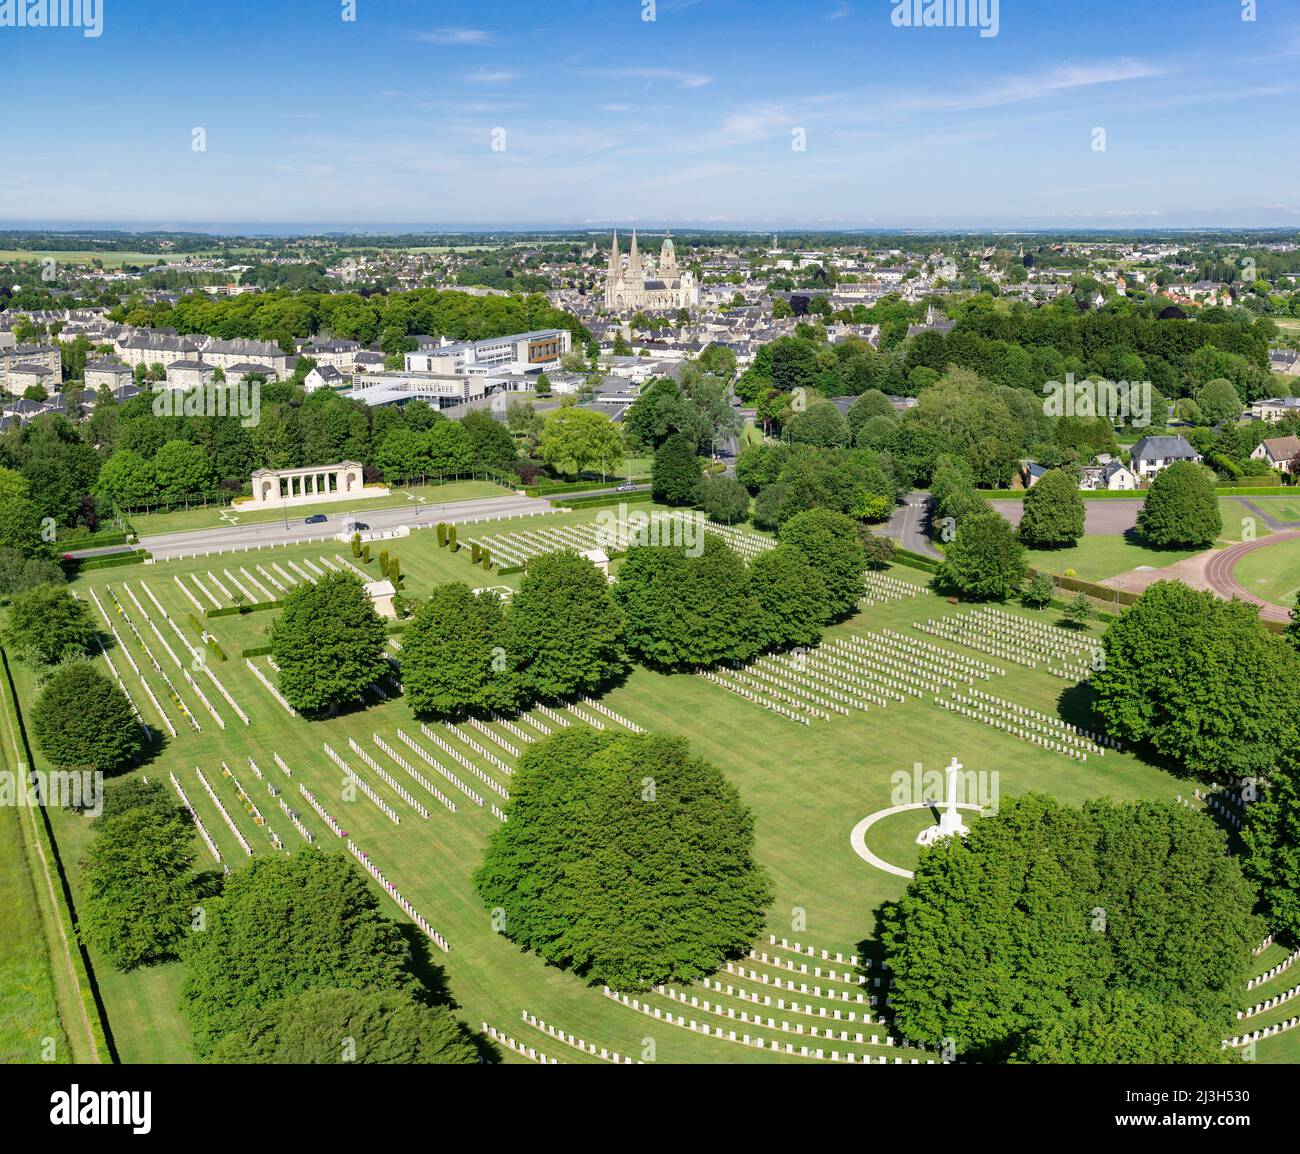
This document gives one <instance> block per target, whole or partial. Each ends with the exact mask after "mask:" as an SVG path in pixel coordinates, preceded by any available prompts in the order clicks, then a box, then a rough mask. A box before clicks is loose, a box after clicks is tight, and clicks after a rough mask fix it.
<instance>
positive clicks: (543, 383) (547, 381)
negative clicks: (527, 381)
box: [537, 373, 551, 397]
mask: <svg viewBox="0 0 1300 1154" xmlns="http://www.w3.org/2000/svg"><path fill="white" fill-rule="evenodd" d="M537 395H538V396H539V397H549V396H550V395H551V378H550V377H548V376H547V375H546V374H545V373H538V374H537Z"/></svg>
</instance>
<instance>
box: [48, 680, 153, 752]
mask: <svg viewBox="0 0 1300 1154" xmlns="http://www.w3.org/2000/svg"><path fill="white" fill-rule="evenodd" d="M32 733H33V734H34V735H35V737H36V745H37V747H38V748H39V749H40V751H41V753H42V754H43V755H44V756H45V758H46V760H48V761H49V762H50V763H51V764H53V765H55V766H57V767H58V768H60V769H75V770H97V771H99V772H102V773H112V772H114V771H115V770H119V769H121V768H122V767H123V766H126V765H129V764H130V763H131V761H132V760H133V759H134V758H135V757H136V756H137V755H138V754H139V753H140V751H141V749H142V747H143V740H142V737H141V733H140V726H139V725H138V724H137V722H136V719H135V714H134V712H133V711H132V709H131V703H130V702H129V701H127V699H126V695H125V694H124V693H123V692H122V691H121V689H119V688H118V687H117V685H116V684H115V683H114V682H112V681H110V680H109V679H108V678H107V677H105V676H104V675H103V674H102V673H100V672H99V671H98V670H97V669H96V668H95V667H94V666H93V665H91V664H89V663H88V662H80V661H79V662H75V663H73V664H71V665H64V666H61V667H60V668H59V669H57V670H56V671H55V672H54V673H53V674H52V675H51V677H50V678H49V680H48V681H46V682H45V685H44V687H43V688H42V689H41V692H40V696H39V697H37V699H36V704H35V705H34V706H32Z"/></svg>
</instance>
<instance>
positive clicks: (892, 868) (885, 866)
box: [849, 801, 983, 878]
mask: <svg viewBox="0 0 1300 1154" xmlns="http://www.w3.org/2000/svg"><path fill="white" fill-rule="evenodd" d="M937 804H939V803H936V802H932V801H914V802H911V803H910V804H908V805H895V806H892V807H891V808H889V809H878V810H876V812H875V813H871V814H868V815H867V816H866V817H864V818H863V819H862V820H861V821H860V822H858V824H857V825H855V826H854V827H853V832H852V833H850V834H849V844H850V845H851V846H852V847H853V852H854V853H855V854H857V855H858V857H860V858H861V859H862V860H863V861H864V862H866V863H867V864H868V865H873V866H875V867H876V869H878V870H884V871H885V873H887V874H894V875H895V876H897V877H900V878H913V877H915V876H916V874H914V873H913V872H912V871H911V870H905V869H903V868H902V866H896V865H890V863H889V862H887V861H885V859H884V858H882V857H877V856H876V855H875V854H874V853H872V852H871V850H870V848H869V847H868V846H867V830H869V829H870V828H871V827H872V826H873V825H875V824H876V822H878V821H883V820H884V819H885V818H887V817H893V816H894V814H896V813H906V812H907V811H908V810H909V809H934V808H935V807H936V805H937ZM957 808H958V809H968V810H974V811H975V812H976V813H979V812H980V810H981V809H982V808H983V807H982V806H978V805H967V804H959V805H958V806H957Z"/></svg>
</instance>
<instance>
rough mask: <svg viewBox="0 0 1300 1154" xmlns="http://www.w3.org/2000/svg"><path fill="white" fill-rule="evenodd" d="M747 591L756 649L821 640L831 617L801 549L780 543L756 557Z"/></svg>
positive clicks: (820, 586) (818, 580) (822, 589)
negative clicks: (752, 610) (753, 613)
mask: <svg viewBox="0 0 1300 1154" xmlns="http://www.w3.org/2000/svg"><path fill="white" fill-rule="evenodd" d="M877 540H879V538H877ZM891 544H892V542H891ZM749 592H750V596H751V597H752V598H753V600H754V604H755V608H756V611H757V615H756V621H755V629H756V644H755V648H756V649H758V650H771V649H786V648H789V647H790V646H794V645H802V646H813V645H816V644H818V643H819V642H820V641H821V637H822V623H823V622H824V621H827V620H829V618H830V612H829V610H828V608H827V602H826V583H825V582H824V581H823V580H822V579H821V577H820V576H819V575H818V573H817V570H816V569H815V568H813V564H812V562H811V561H809V560H808V556H807V554H806V553H804V552H803V550H802V549H799V548H797V547H795V546H794V545H790V544H781V545H778V546H777V547H776V548H775V549H768V550H767V551H765V552H763V553H760V554H759V555H758V556H757V557H755V558H754V559H753V561H751V562H750V564H749Z"/></svg>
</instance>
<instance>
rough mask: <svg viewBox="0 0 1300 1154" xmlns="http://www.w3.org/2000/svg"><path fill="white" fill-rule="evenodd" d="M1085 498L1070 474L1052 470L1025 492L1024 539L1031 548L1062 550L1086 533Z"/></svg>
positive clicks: (1021, 524) (1021, 528)
mask: <svg viewBox="0 0 1300 1154" xmlns="http://www.w3.org/2000/svg"><path fill="white" fill-rule="evenodd" d="M1083 518H1084V508H1083V497H1082V496H1081V495H1080V493H1079V489H1078V486H1076V485H1075V483H1074V478H1072V477H1071V476H1070V475H1069V474H1068V473H1066V472H1063V471H1062V470H1060V469H1049V470H1048V471H1047V472H1046V473H1044V474H1043V475H1042V477H1040V478H1039V480H1038V483H1037V484H1036V485H1035V486H1034V487H1033V488H1032V489H1030V490H1029V492H1028V493H1026V494H1025V511H1024V515H1023V516H1022V517H1021V519H1020V526H1019V530H1020V540H1021V541H1023V542H1024V543H1025V544H1026V545H1028V546H1029V547H1030V548H1031V549H1059V548H1063V547H1066V546H1071V545H1074V544H1076V543H1077V542H1078V540H1079V538H1080V537H1082V536H1083Z"/></svg>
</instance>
